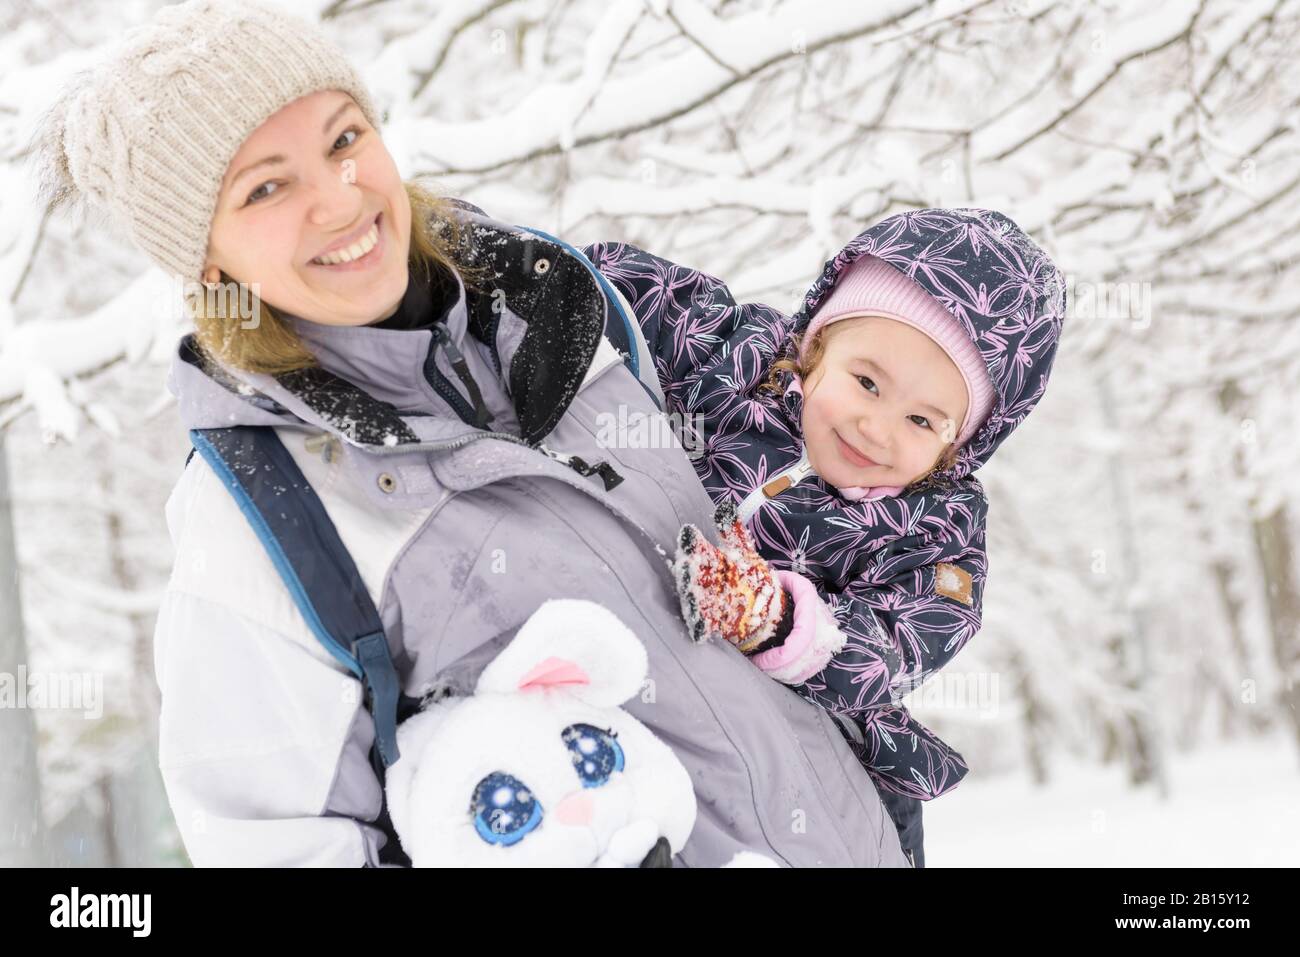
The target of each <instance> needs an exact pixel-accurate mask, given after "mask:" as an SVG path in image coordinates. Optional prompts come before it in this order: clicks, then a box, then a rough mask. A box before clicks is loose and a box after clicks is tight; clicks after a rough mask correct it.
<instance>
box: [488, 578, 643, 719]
mask: <svg viewBox="0 0 1300 957" xmlns="http://www.w3.org/2000/svg"><path fill="white" fill-rule="evenodd" d="M646 667H647V665H646V653H645V647H644V646H643V645H642V644H641V642H640V641H639V640H638V639H637V637H636V635H634V634H632V632H631V630H630V629H629V628H628V627H627V626H626V625H624V624H623V622H621V621H620V620H619V619H618V616H617V615H615V614H614V613H613V612H611V611H610V610H609V609H607V608H605V607H603V606H601V605H598V604H596V603H595V602H591V601H583V600H581V599H576V598H556V599H552V600H550V601H547V602H543V603H542V606H541V607H540V608H538V609H537V611H535V612H533V614H532V617H531V618H529V619H528V620H527V621H526V622H524V624H523V627H521V628H520V629H519V633H518V634H516V635H515V637H514V639H513V640H512V641H511V642H510V644H508V645H506V647H505V649H504V650H502V652H501V653H500V654H499V655H497V657H496V658H495V659H494V660H493V661H492V663H491V664H489V665H488V666H487V667H486V668H484V669H483V674H482V675H481V676H480V677H479V681H478V686H477V688H476V691H477V692H478V693H479V694H482V693H484V692H490V693H494V694H531V693H536V692H538V691H540V690H543V689H557V688H560V689H563V690H564V691H565V692H566V693H568V694H571V695H573V696H574V697H575V698H578V699H579V700H581V701H584V702H586V703H587V704H589V705H592V706H593V707H598V708H610V707H615V706H617V705H619V704H622V703H623V702H624V701H626V700H627V699H628V698H631V697H632V696H633V695H635V694H636V693H637V692H638V691H639V690H640V689H641V682H642V681H644V680H645V675H646Z"/></svg>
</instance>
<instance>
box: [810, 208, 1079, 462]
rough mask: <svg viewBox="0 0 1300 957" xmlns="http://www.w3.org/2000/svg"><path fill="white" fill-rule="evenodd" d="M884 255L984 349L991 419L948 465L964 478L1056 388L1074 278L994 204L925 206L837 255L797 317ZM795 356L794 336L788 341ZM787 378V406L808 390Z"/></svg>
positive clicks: (879, 226) (884, 223) (888, 221)
mask: <svg viewBox="0 0 1300 957" xmlns="http://www.w3.org/2000/svg"><path fill="white" fill-rule="evenodd" d="M863 256H876V257H878V258H880V259H883V260H884V261H885V262H887V263H889V264H890V265H891V266H894V267H895V268H896V269H898V270H899V271H900V272H902V273H903V274H904V275H906V276H907V277H908V278H910V279H912V280H913V281H915V282H916V283H918V284H919V285H920V286H921V287H922V288H923V289H925V290H926V291H927V292H929V293H930V295H932V296H933V297H934V298H935V299H936V300H938V301H939V303H940V304H942V305H943V306H944V308H946V309H947V310H948V312H949V313H951V314H952V315H953V317H954V318H956V319H957V321H958V322H959V323H960V324H961V327H962V328H963V329H965V330H966V334H967V335H969V336H970V337H971V340H972V341H973V342H974V343H975V345H976V346H977V347H978V349H979V351H980V356H981V357H982V358H983V360H984V363H985V366H986V367H987V368H988V372H989V377H990V379H991V380H992V382H993V387H994V391H995V398H994V402H993V408H992V409H991V410H990V412H989V414H988V417H987V418H986V419H985V421H984V424H983V425H982V426H981V427H980V428H979V429H978V430H976V432H975V434H974V435H972V436H971V437H970V439H968V440H967V442H966V444H965V445H964V446H963V447H962V448H961V450H960V451H959V453H958V456H957V462H956V464H955V465H954V466H953V467H952V468H951V469H949V470H947V471H944V472H940V473H937V474H938V475H939V476H941V477H944V478H947V479H954V480H955V479H960V478H963V477H965V476H966V475H968V474H970V473H971V472H973V471H974V470H975V469H977V468H979V466H981V465H983V464H985V463H986V462H987V461H988V460H989V458H990V457H991V456H992V454H993V452H994V450H995V449H997V447H998V446H999V445H1001V444H1002V442H1003V441H1005V439H1006V437H1007V436H1008V435H1010V434H1011V432H1012V430H1014V429H1015V427H1016V426H1017V425H1019V424H1020V423H1021V422H1023V421H1024V419H1025V417H1026V416H1028V415H1029V413H1030V412H1031V411H1032V410H1033V408H1034V406H1035V405H1036V404H1037V403H1038V400H1039V399H1040V398H1041V397H1042V395H1043V392H1044V391H1045V390H1046V388H1047V378H1048V375H1049V374H1050V372H1051V369H1052V363H1053V361H1054V359H1055V358H1056V345H1057V340H1058V339H1059V338H1060V334H1061V325H1062V322H1063V320H1064V317H1065V305H1066V302H1065V278H1064V276H1063V275H1062V273H1061V271H1060V270H1059V269H1057V267H1056V265H1055V263H1053V262H1052V260H1051V258H1050V257H1049V256H1048V255H1047V254H1046V253H1045V252H1043V250H1042V249H1041V248H1039V246H1038V245H1037V244H1036V243H1035V242H1034V241H1033V240H1032V239H1030V238H1029V237H1028V236H1027V235H1026V234H1025V232H1024V231H1023V230H1022V229H1021V228H1020V227H1019V226H1017V225H1016V224H1015V223H1014V222H1013V221H1012V220H1010V219H1009V218H1007V217H1006V216H1004V215H1003V214H1001V213H999V212H995V211H993V210H987V209H974V208H962V209H917V210H910V211H908V212H903V213H898V214H896V215H893V216H889V217H887V218H885V219H883V220H881V221H880V222H879V223H877V224H876V225H874V226H872V227H871V228H869V229H867V230H864V231H863V232H861V233H859V234H858V235H857V236H856V237H855V238H854V239H853V240H851V241H850V242H849V243H847V244H846V245H845V246H844V248H843V249H841V250H840V251H839V252H838V253H837V254H836V255H835V256H834V258H832V259H830V260H829V261H828V262H827V263H826V266H825V268H824V269H823V270H822V273H821V275H820V276H819V277H818V278H817V280H816V281H815V282H813V284H812V286H811V287H810V288H809V290H808V294H807V295H806V296H805V297H804V301H803V304H802V306H800V308H799V310H798V311H797V312H796V313H795V314H794V316H793V319H792V321H791V325H790V331H791V334H792V335H793V334H798V333H802V332H803V331H804V330H805V329H806V328H807V327H808V323H809V322H810V321H811V319H812V316H813V314H814V313H815V312H816V311H817V308H818V307H819V306H820V305H821V304H822V303H823V302H824V301H825V300H826V297H827V296H829V295H830V293H831V290H832V289H833V288H834V286H835V283H836V282H837V281H838V280H839V277H840V276H841V275H843V274H844V272H845V270H846V269H848V267H849V266H850V265H852V264H853V263H854V262H856V261H857V260H858V259H860V258H861V257H863ZM786 349H787V354H791V355H793V354H794V353H793V343H792V342H787V344H786ZM792 378H793V377H789V375H788V374H787V379H786V382H785V387H786V396H787V399H786V402H787V405H789V404H791V403H793V404H794V405H795V406H796V409H795V411H798V409H797V407H798V406H800V405H801V404H802V403H801V401H800V399H801V397H800V396H798V395H797V394H792V393H795V390H794V389H792V388H791V385H792Z"/></svg>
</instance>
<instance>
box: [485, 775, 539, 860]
mask: <svg viewBox="0 0 1300 957" xmlns="http://www.w3.org/2000/svg"><path fill="white" fill-rule="evenodd" d="M469 813H470V815H471V816H472V817H473V818H474V829H475V830H477V831H478V836H479V837H481V838H483V840H485V841H487V842H488V843H489V844H499V845H501V846H503V847H509V846H510V845H511V844H516V843H518V842H519V841H522V840H523V839H524V838H525V837H527V836H528V834H529V833H530V832H531V831H533V830H534V829H535V828H536V827H537V825H539V824H541V823H542V806H541V805H540V804H538V803H537V799H536V798H535V797H533V793H532V791H530V790H529V789H528V787H527V786H526V785H525V784H524V783H523V782H522V781H520V780H519V779H518V778H516V777H512V776H511V775H509V774H506V773H505V772H504V771H493V772H492V773H491V774H489V775H487V776H486V777H484V778H483V780H481V781H479V783H478V784H477V785H476V786H475V788H474V797H473V799H472V800H471V801H470V806H469Z"/></svg>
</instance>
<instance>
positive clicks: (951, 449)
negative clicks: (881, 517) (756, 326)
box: [758, 322, 959, 495]
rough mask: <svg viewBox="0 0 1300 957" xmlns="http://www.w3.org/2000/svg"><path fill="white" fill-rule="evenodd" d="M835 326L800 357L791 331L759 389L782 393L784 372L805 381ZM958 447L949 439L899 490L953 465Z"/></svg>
mask: <svg viewBox="0 0 1300 957" xmlns="http://www.w3.org/2000/svg"><path fill="white" fill-rule="evenodd" d="M836 326H840V327H841V328H843V327H844V324H843V323H835V322H831V323H828V324H826V325H824V326H822V327H821V328H820V329H818V330H817V332H816V333H815V334H814V335H813V337H812V339H811V340H810V341H809V343H808V354H807V355H806V356H802V358H801V353H802V352H803V349H802V345H803V333H795V334H794V335H792V336H791V337H790V346H789V349H788V350H787V355H786V356H784V357H782V358H780V359H777V360H776V361H775V362H773V363H772V367H771V369H769V370H768V374H767V380H766V381H764V382H762V383H760V385H759V387H758V388H759V390H760V391H766V392H772V393H774V394H776V395H778V396H779V395H781V393H782V391H783V390H782V388H781V382H780V378H781V373H783V372H789V373H792V374H794V375H797V376H799V378H800V379H802V380H803V381H804V382H807V381H808V378H809V376H811V375H812V374H813V372H814V371H816V369H817V367H818V366H819V365H821V361H822V358H823V357H824V356H825V355H826V343H827V342H829V341H830V334H831V330H833V329H835V327H836ZM790 353H793V357H791V356H790ZM958 451H959V449H958V446H957V443H956V442H949V443H948V444H947V445H946V446H944V449H943V451H942V452H940V453H939V458H938V459H937V460H936V461H935V463H934V465H932V466H930V470H929V471H928V472H926V473H925V474H924V475H922V476H920V477H919V478H916V479H914V480H913V481H912V482H911V483H910V484H909V485H908V486H907V487H906V488H905V489H904V490H903V492H902V493H901V494H903V495H906V494H908V493H909V492H913V491H916V490H918V489H919V488H921V487H923V486H924V485H925V484H926V483H927V482H929V481H930V480H931V478H932V477H934V476H935V474H936V473H938V472H944V471H947V470H948V469H950V468H952V467H953V466H954V465H956V464H957V453H958Z"/></svg>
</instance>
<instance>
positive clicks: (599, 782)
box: [387, 599, 774, 867]
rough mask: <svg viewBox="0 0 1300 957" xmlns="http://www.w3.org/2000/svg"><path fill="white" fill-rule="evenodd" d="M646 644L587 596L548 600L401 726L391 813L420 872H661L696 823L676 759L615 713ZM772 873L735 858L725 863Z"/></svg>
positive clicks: (634, 687)
mask: <svg viewBox="0 0 1300 957" xmlns="http://www.w3.org/2000/svg"><path fill="white" fill-rule="evenodd" d="M645 677H646V652H645V648H644V647H643V646H642V644H641V642H640V641H639V640H638V639H637V637H636V636H635V635H634V634H632V632H631V631H630V630H629V629H628V628H627V627H626V626H625V625H624V624H623V623H622V622H621V621H619V619H618V618H617V616H615V615H614V614H613V613H612V612H610V611H609V610H608V609H606V608H603V607H602V606H600V605H597V604H595V603H593V602H589V601H580V600H577V599H556V600H552V601H548V602H545V603H544V604H543V605H542V606H541V607H540V608H538V610H537V611H536V612H534V613H533V615H532V617H531V618H529V619H528V621H527V622H525V623H524V625H523V627H522V628H520V629H519V632H518V634H516V635H515V637H514V639H513V640H512V641H511V642H510V644H509V645H507V646H506V648H505V649H504V650H503V651H502V652H501V653H500V654H499V655H497V657H496V658H495V659H494V660H493V661H492V663H491V664H489V665H488V666H487V667H486V668H485V669H484V670H483V673H482V674H481V675H480V677H479V680H478V684H477V685H476V687H475V692H474V694H473V695H472V696H468V697H459V698H446V699H443V700H442V701H439V702H436V703H434V704H432V705H430V706H429V707H428V708H426V709H425V710H423V711H421V712H420V713H418V714H416V715H413V716H412V717H410V718H408V719H407V720H406V721H404V722H403V723H402V724H401V726H400V727H399V728H398V732H397V743H398V748H399V749H400V751H401V755H402V756H401V758H400V759H398V761H397V762H396V763H395V764H394V765H393V766H392V767H391V768H389V770H388V775H387V794H388V808H389V815H390V817H391V818H392V822H393V827H394V829H395V830H396V831H397V834H398V836H399V838H400V839H401V843H402V849H403V850H405V851H406V853H407V855H408V856H409V857H410V858H411V863H412V864H413V865H414V866H415V867H589V866H596V867H637V866H646V867H652V866H670V858H671V855H673V854H676V853H678V852H679V851H680V850H681V849H682V846H683V845H684V844H685V843H686V839H687V837H688V836H689V835H690V833H691V828H692V827H694V825H695V791H694V789H693V788H692V786H691V779H690V776H689V775H688V774H687V772H686V768H685V767H683V766H682V764H681V762H679V761H678V760H677V757H676V756H675V755H674V754H673V752H672V751H671V750H670V749H669V748H668V747H667V746H666V745H665V744H664V743H663V742H662V741H660V740H659V739H658V738H656V737H655V736H654V735H653V734H651V733H650V731H649V729H647V728H646V727H645V726H644V725H643V724H641V723H640V722H639V721H637V720H636V719H635V718H633V717H632V716H631V715H630V714H628V713H627V712H626V711H623V710H622V709H621V708H619V705H620V704H621V703H622V702H624V701H626V700H628V699H629V698H631V697H632V696H633V695H635V694H637V693H639V692H640V690H641V684H642V682H643V681H644V680H645ZM731 864H732V865H742V866H755V865H757V866H774V865H773V862H772V861H770V860H768V859H767V858H765V857H762V856H761V855H756V854H748V853H743V854H740V855H737V858H736V859H734V860H733V861H732V862H731Z"/></svg>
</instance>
